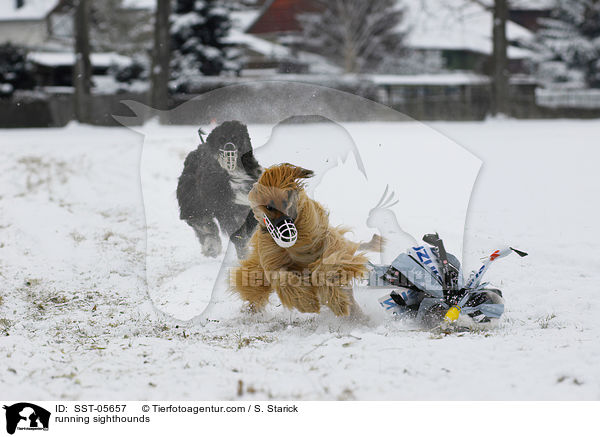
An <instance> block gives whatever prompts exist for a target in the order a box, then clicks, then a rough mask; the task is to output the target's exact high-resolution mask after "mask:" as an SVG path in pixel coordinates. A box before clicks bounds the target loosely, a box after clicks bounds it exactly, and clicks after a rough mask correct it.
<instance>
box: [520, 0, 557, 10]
mask: <svg viewBox="0 0 600 437" xmlns="http://www.w3.org/2000/svg"><path fill="white" fill-rule="evenodd" d="M555 4H556V0H511V2H510V9H513V10H535V11H539V10H546V9H552V8H553V7H554V5H555Z"/></svg>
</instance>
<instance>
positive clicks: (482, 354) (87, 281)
mask: <svg viewBox="0 0 600 437" xmlns="http://www.w3.org/2000/svg"><path fill="white" fill-rule="evenodd" d="M344 127H345V128H346V129H347V131H348V132H349V133H350V134H351V135H352V137H353V138H354V140H355V142H356V144H357V146H358V148H359V149H360V154H361V155H362V159H363V160H364V164H365V168H366V170H367V174H368V176H369V178H368V182H367V180H366V178H363V177H362V176H361V175H358V176H356V165H357V164H356V161H355V158H354V157H353V156H350V157H348V159H347V160H346V161H345V162H339V163H338V164H339V165H337V167H335V168H333V169H329V170H328V171H327V174H326V175H324V176H323V177H322V179H321V180H320V181H319V182H320V183H319V185H318V186H316V187H314V189H313V191H312V193H313V195H314V196H315V197H317V198H318V199H319V200H321V201H323V203H324V204H325V205H326V206H327V207H328V208H329V209H330V210H331V217H332V221H334V222H336V223H342V222H343V223H348V224H350V225H352V226H353V227H354V228H355V235H354V236H353V238H356V239H367V238H369V237H370V235H371V233H373V232H377V229H371V228H369V227H368V226H366V225H365V220H366V218H367V216H368V214H369V210H370V209H371V208H373V207H374V206H375V204H376V203H377V201H378V200H379V198H380V196H381V194H382V193H383V190H384V188H385V186H386V185H388V184H389V185H391V186H392V187H394V190H395V191H396V195H397V197H398V198H400V200H401V202H400V203H399V204H398V205H397V206H396V207H395V209H394V213H395V216H396V218H397V220H398V224H399V225H400V226H401V228H402V229H403V231H405V232H406V233H407V234H411V235H414V236H415V237H417V238H420V236H421V235H422V234H423V233H425V232H431V231H435V230H437V231H439V232H440V234H441V235H442V237H445V240H446V241H447V248H448V250H449V251H450V252H453V253H456V254H460V253H461V251H462V252H463V254H464V255H463V257H464V258H463V261H464V264H465V265H466V267H467V268H468V269H469V270H470V269H472V268H475V267H477V266H478V265H479V262H480V261H479V258H480V257H482V256H485V255H486V254H489V253H490V252H491V251H492V250H493V249H495V248H496V247H497V246H498V245H500V244H504V243H507V244H510V245H512V246H513V247H516V248H519V249H522V250H525V251H527V252H529V254H530V256H529V257H526V258H518V257H516V256H514V257H509V258H507V259H504V260H500V261H499V262H498V263H497V265H494V266H493V267H492V269H491V270H490V272H489V273H488V276H487V277H486V279H488V280H490V281H491V282H492V283H493V285H496V286H498V287H499V288H501V289H502V290H503V292H504V296H505V299H506V312H505V314H504V316H503V318H502V319H501V322H500V323H499V325H498V326H497V327H495V328H494V329H489V330H479V329H472V330H471V331H469V332H462V333H453V334H444V333H441V334H440V333H439V332H430V331H426V330H423V329H420V328H419V327H418V326H416V325H414V324H413V323H412V322H408V321H398V320H394V319H392V318H390V317H389V316H387V315H386V314H385V313H384V312H383V310H382V309H381V308H380V307H379V306H378V304H377V298H379V297H380V296H381V295H382V294H383V293H382V292H381V290H379V291H373V290H367V289H365V288H359V289H358V290H357V300H358V302H359V304H360V305H361V307H362V308H363V310H364V312H365V313H366V314H367V315H368V317H369V322H368V323H366V324H354V323H351V322H348V321H345V320H341V319H336V318H335V316H333V315H332V313H331V312H329V311H328V310H325V309H324V310H323V311H322V313H321V314H318V315H305V314H300V313H297V312H292V311H288V310H285V309H283V308H282V307H281V306H280V305H279V303H278V301H277V299H276V298H275V297H274V298H273V299H272V300H271V304H270V305H269V306H268V307H267V309H266V311H265V312H264V313H261V314H258V315H251V314H248V313H246V312H243V311H242V303H241V302H240V301H238V300H236V298H235V297H233V296H229V295H227V294H225V293H224V292H223V291H222V290H219V289H218V284H217V285H216V286H215V285H214V284H215V283H218V282H219V281H218V277H217V273H218V272H219V268H220V266H221V262H222V260H223V257H224V256H225V251H226V247H225V244H224V246H223V254H222V255H221V257H220V258H218V259H206V258H204V257H203V256H202V255H201V253H200V248H199V245H198V243H197V242H196V240H195V237H194V236H193V232H192V231H191V230H190V229H189V228H188V227H187V225H185V224H184V223H183V222H181V221H179V220H177V211H176V207H177V206H176V200H175V187H176V180H177V176H178V174H179V172H180V171H181V168H182V164H183V159H184V158H185V156H186V154H187V153H188V152H189V151H190V150H192V148H193V147H194V144H196V142H197V141H196V140H197V136H196V129H197V127H195V126H178V127H160V126H157V125H152V124H150V125H147V126H145V127H144V129H142V131H143V132H144V134H145V136H144V135H142V134H140V133H136V132H134V131H132V130H128V129H125V128H98V127H87V126H79V125H70V126H68V127H66V128H64V129H39V130H37V129H27V130H0V187H2V188H1V189H0V393H2V398H4V399H14V400H21V399H39V400H44V399H48V400H49V399H68V400H78V399H90V400H91V399H156V400H159V399H179V400H184V399H219V400H238V399H261V400H262V399H298V400H322V399H323V400H336V399H337V400H354V399H356V400H401V399H408V400H420V399H434V400H455V399H467V400H487V399H498V400H549V399H561V400H571V399H577V400H587V399H590V400H599V399H600V371H599V370H598V362H600V342H599V341H598V338H599V336H600V318H599V316H600V307H599V299H598V291H599V290H598V283H599V281H600V261H599V259H598V256H597V255H598V253H599V251H600V238H599V237H598V233H597V232H598V231H597V229H596V228H597V223H598V222H599V218H600V217H599V213H600V205H599V204H598V198H599V195H600V179H599V178H598V175H597V165H598V164H597V163H598V161H599V160H600V149H599V148H598V137H599V133H600V121H562V120H552V121H512V120H493V121H488V122H485V123H432V124H429V125H428V126H424V125H421V124H418V123H375V124H372V123H361V124H356V123H354V124H353V123H349V124H347V125H344ZM271 128H272V127H271V126H265V125H253V126H250V128H249V130H250V134H251V137H252V140H253V144H254V145H255V147H256V146H258V145H262V144H265V143H267V145H268V141H270V139H272V138H273V136H272V132H271ZM368 132H377V133H378V135H381V136H382V137H383V138H384V139H385V141H383V142H382V143H378V144H376V145H371V147H383V149H381V150H388V151H389V153H388V152H386V153H380V152H378V151H377V150H378V149H375V148H373V149H368V148H366V147H368V145H363V143H365V140H364V138H363V139H361V138H362V137H366V136H367V135H366V133H368ZM361 136H362V137H361ZM448 139H451V140H453V141H455V142H456V143H458V144H460V145H461V146H462V147H464V149H462V148H460V147H457V146H456V144H454V143H453V142H452V141H450V140H448ZM394 145H397V148H396V149H394V147H393V146H394ZM400 145H401V146H400ZM428 148H430V149H428ZM431 148H433V149H431ZM278 150H280V149H278V148H276V147H271V148H269V147H267V146H265V148H264V149H262V151H261V150H257V156H258V159H259V161H260V162H261V163H262V164H263V165H267V164H270V163H273V162H278V161H281V160H286V161H290V162H293V163H297V162H298V161H299V160H302V159H308V161H307V163H306V165H310V164H311V162H310V157H309V158H306V157H307V156H309V155H305V156H300V155H298V156H297V157H289V156H285V154H284V155H283V156H280V155H278ZM390 150H391V151H390ZM394 150H395V151H394ZM423 150H436V151H437V152H436V153H439V154H441V155H438V156H439V159H438V160H437V161H436V162H429V161H427V160H426V158H425V157H423V156H421V155H420V153H422V151H423ZM469 152H470V153H469ZM445 153H447V155H445ZM313 159H314V158H313ZM314 164H315V165H317V164H318V163H317V162H315V163H314ZM480 164H481V169H480ZM417 170H418V171H417ZM478 171H479V175H478V176H477V172H478ZM411 172H414V173H411ZM419 174H421V175H428V176H431V177H430V178H423V180H425V179H428V180H430V181H433V182H429V183H434V184H435V185H434V186H425V188H416V187H415V188H414V189H411V187H412V186H413V185H417V181H418V180H419V177H418V176H419ZM140 175H141V180H142V183H141V184H140ZM353 175H354V176H353ZM476 177H477V180H476V181H475V178H476ZM473 183H474V185H473ZM471 187H474V189H473V191H472V196H471ZM421 189H422V190H424V191H419V190H421ZM422 192H428V193H429V196H428V197H427V198H424V197H423V195H421V194H419V193H422ZM357 193H358V194H357ZM411 193H412V194H411ZM415 193H417V194H415ZM357 195H358V196H359V201H358V202H355V204H353V203H352V200H353V199H356V196H357ZM411 196H412V197H411ZM424 199H425V200H424ZM469 199H470V200H469ZM407 205H410V207H407ZM467 206H468V210H467ZM465 219H466V228H465V229H464V241H463V234H462V231H463V223H464V221H465ZM223 241H224V242H226V241H227V240H226V238H225V237H223ZM213 286H214V287H216V288H214V287H213ZM213 288H214V290H213ZM211 298H212V301H213V305H212V306H209V308H208V310H207V304H208V302H209V301H210V300H211ZM201 314H203V315H204V317H200V316H199V315H201ZM194 317H196V318H195V319H194ZM206 319H208V321H206Z"/></svg>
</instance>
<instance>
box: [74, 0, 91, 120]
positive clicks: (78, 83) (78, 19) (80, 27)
mask: <svg viewBox="0 0 600 437" xmlns="http://www.w3.org/2000/svg"><path fill="white" fill-rule="evenodd" d="M74 20H75V22H74V23H73V24H74V26H73V27H74V28H75V62H74V64H73V86H74V87H75V117H76V118H77V120H78V121H79V122H80V123H90V122H91V117H90V95H91V88H92V64H91V62H90V2H89V0H76V2H75V15H74Z"/></svg>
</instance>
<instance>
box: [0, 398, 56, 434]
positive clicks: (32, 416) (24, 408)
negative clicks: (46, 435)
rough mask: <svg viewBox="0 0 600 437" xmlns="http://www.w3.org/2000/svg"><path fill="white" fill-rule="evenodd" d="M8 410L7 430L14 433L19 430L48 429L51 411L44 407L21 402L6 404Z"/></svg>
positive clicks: (5, 407)
mask: <svg viewBox="0 0 600 437" xmlns="http://www.w3.org/2000/svg"><path fill="white" fill-rule="evenodd" d="M3 408H4V409H5V410H6V432H8V433H9V434H14V433H15V431H16V430H17V429H18V430H44V431H47V430H48V426H49V424H50V412H49V411H48V410H45V409H44V408H42V407H39V406H37V405H35V404H30V403H27V402H19V403H18V404H13V405H11V406H6V405H4V407H3Z"/></svg>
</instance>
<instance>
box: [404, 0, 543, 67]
mask: <svg viewBox="0 0 600 437" xmlns="http://www.w3.org/2000/svg"><path fill="white" fill-rule="evenodd" d="M400 4H402V5H405V11H406V15H405V19H404V21H403V23H402V24H401V29H402V30H403V31H405V32H407V35H406V44H407V45H408V46H409V47H412V48H418V49H440V50H469V51H473V52H477V53H483V54H487V55H489V54H491V53H492V13H491V12H490V11H489V10H487V9H486V8H485V7H484V6H483V5H481V4H480V3H478V2H475V1H470V0H420V1H418V2H417V1H411V2H405V1H403V0H400ZM506 33H507V38H508V39H509V40H510V41H514V40H522V39H530V38H531V37H532V34H531V32H530V31H529V30H527V29H525V28H524V27H522V26H520V25H518V24H516V23H513V22H512V21H509V22H508V23H507V26H506ZM511 49H512V48H511ZM511 49H509V54H508V55H509V57H510V58H519V57H528V56H529V52H528V51H526V50H522V49H516V50H511Z"/></svg>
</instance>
